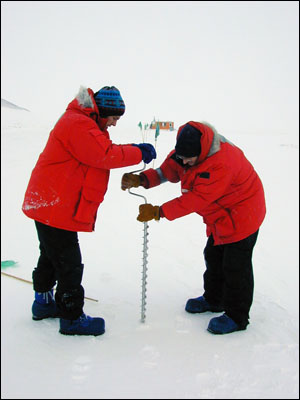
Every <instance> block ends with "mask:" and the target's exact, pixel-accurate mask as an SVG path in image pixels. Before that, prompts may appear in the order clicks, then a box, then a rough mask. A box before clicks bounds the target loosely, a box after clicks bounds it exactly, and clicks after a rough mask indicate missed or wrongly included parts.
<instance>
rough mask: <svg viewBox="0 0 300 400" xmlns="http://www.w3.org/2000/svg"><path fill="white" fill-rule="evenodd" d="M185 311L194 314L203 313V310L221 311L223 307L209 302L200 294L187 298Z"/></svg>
mask: <svg viewBox="0 0 300 400" xmlns="http://www.w3.org/2000/svg"><path fill="white" fill-rule="evenodd" d="M185 311H187V312H189V313H192V314H195V313H203V312H205V311H211V312H222V311H224V309H223V308H222V307H221V306H214V305H212V304H209V303H208V302H207V301H206V299H205V298H204V296H200V297H196V298H195V299H189V300H188V301H187V303H186V305H185Z"/></svg>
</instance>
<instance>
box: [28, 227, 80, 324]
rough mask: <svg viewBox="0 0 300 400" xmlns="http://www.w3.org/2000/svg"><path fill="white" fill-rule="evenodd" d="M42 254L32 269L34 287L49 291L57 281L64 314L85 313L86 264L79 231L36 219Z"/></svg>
mask: <svg viewBox="0 0 300 400" xmlns="http://www.w3.org/2000/svg"><path fill="white" fill-rule="evenodd" d="M35 226H36V230H37V234H38V238H39V242H40V257H39V259H38V263H37V267H36V268H35V269H34V271H33V273H32V279H33V289H34V290H35V291H36V292H47V291H48V290H51V289H52V288H53V287H54V286H55V284H56V283H57V286H56V293H55V301H56V304H57V307H58V310H59V314H60V316H61V318H64V319H69V320H74V319H77V318H78V317H80V315H81V314H82V313H83V304H84V289H83V287H82V286H81V281H82V274H83V264H82V263H81V252H80V247H79V242H78V234H77V232H71V231H66V230H64V229H58V228H53V227H51V226H48V225H44V224H42V223H40V222H37V221H35Z"/></svg>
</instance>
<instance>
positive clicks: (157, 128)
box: [155, 123, 159, 139]
mask: <svg viewBox="0 0 300 400" xmlns="http://www.w3.org/2000/svg"><path fill="white" fill-rule="evenodd" d="M158 135H159V123H157V124H156V130H155V139H156V138H157V136H158Z"/></svg>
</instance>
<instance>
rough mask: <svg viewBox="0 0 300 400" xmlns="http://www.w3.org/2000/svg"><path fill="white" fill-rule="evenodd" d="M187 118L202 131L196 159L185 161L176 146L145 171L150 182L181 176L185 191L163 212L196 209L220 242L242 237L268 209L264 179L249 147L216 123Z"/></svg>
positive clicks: (172, 215) (169, 214) (182, 212)
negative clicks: (237, 142)
mask: <svg viewBox="0 0 300 400" xmlns="http://www.w3.org/2000/svg"><path fill="white" fill-rule="evenodd" d="M188 124H190V125H192V126H193V127H195V128H197V129H198V130H200V132H201V133H202V136H201V139H200V140H201V154H200V156H199V159H198V160H197V164H196V165H195V166H193V167H186V166H184V165H183V164H182V163H180V161H179V160H177V159H176V156H175V150H173V151H171V152H170V154H169V155H168V156H167V158H166V159H165V161H164V162H163V164H162V165H161V166H160V168H158V169H156V170H154V169H149V170H147V171H144V172H143V175H144V176H146V178H147V179H146V181H148V182H147V183H146V187H148V188H150V187H154V186H157V185H159V184H161V183H162V182H164V181H170V182H174V183H175V182H179V181H180V182H181V192H182V195H181V196H180V197H177V198H175V199H173V200H171V201H168V202H166V203H164V204H163V205H162V206H161V211H162V215H163V216H164V217H166V218H167V219H168V220H170V221H172V220H174V219H176V218H179V217H183V216H184V215H187V214H190V213H192V212H195V213H197V214H199V215H201V216H202V217H203V221H204V223H205V224H206V233H207V236H210V235H211V234H212V235H213V238H214V243H215V245H220V244H226V243H232V242H237V241H239V240H242V239H244V238H246V237H247V236H249V235H251V234H252V233H254V232H256V231H257V230H258V229H259V227H260V225H261V224H262V222H263V220H264V217H265V214H266V205H265V196H264V189H263V185H262V183H261V180H260V178H259V176H258V175H257V173H256V172H255V170H254V168H253V166H252V165H251V163H250V162H249V161H248V160H247V158H246V157H245V155H244V153H243V152H242V151H241V150H240V149H239V148H238V147H236V146H235V145H233V144H232V143H231V142H229V141H227V140H226V139H225V138H224V137H223V136H221V135H219V134H218V133H217V132H216V131H215V129H214V128H213V127H211V126H209V125H208V124H205V123H200V122H194V121H190V122H188ZM183 126H185V125H183ZM183 126H181V127H180V128H179V130H178V133H177V137H178V135H179V134H180V131H181V129H182V128H183Z"/></svg>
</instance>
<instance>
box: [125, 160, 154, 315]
mask: <svg viewBox="0 0 300 400" xmlns="http://www.w3.org/2000/svg"><path fill="white" fill-rule="evenodd" d="M145 168H146V164H145V163H144V167H143V168H142V169H139V170H137V171H133V172H131V174H133V173H136V172H141V171H144V169H145ZM128 192H129V193H130V194H133V195H134V196H138V197H142V198H143V199H144V201H145V204H147V199H146V197H145V196H143V195H141V194H137V193H133V192H131V190H130V189H128ZM143 232H144V236H143V270H142V304H141V322H145V319H146V304H147V302H146V298H147V295H146V292H147V264H148V260H147V258H148V235H149V233H148V222H144V229H143Z"/></svg>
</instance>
